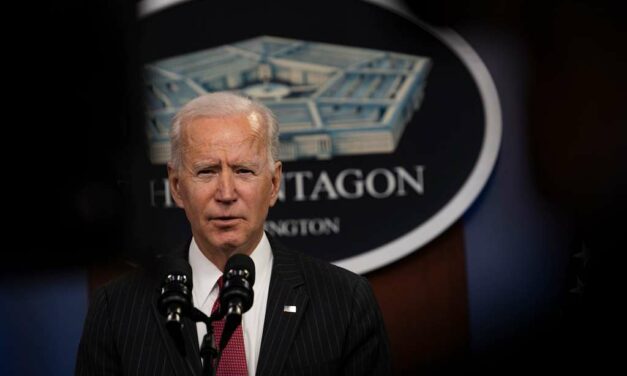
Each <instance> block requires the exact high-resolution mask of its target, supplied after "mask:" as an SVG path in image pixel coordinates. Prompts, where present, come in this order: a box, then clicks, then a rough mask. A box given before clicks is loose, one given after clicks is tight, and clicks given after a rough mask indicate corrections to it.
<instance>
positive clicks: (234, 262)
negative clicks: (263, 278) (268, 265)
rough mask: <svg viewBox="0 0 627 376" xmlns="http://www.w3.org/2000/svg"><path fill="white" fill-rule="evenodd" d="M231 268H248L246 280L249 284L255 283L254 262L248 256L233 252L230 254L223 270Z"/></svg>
mask: <svg viewBox="0 0 627 376" xmlns="http://www.w3.org/2000/svg"><path fill="white" fill-rule="evenodd" d="M231 269H235V270H248V278H246V279H247V280H248V282H249V283H250V285H251V286H252V285H254V284H255V263H254V262H253V259H251V258H250V257H249V256H246V255H243V254H241V253H237V254H234V255H233V256H231V257H230V258H229V259H228V260H227V262H226V266H225V267H224V271H225V272H227V271H229V270H231Z"/></svg>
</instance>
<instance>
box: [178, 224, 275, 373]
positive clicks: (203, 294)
mask: <svg viewBox="0 0 627 376" xmlns="http://www.w3.org/2000/svg"><path fill="white" fill-rule="evenodd" d="M250 257H251V258H252V260H253V262H254V263H255V284H254V285H253V290H254V292H255V297H254V299H253V305H252V307H251V308H250V310H249V311H248V312H246V313H244V315H243V316H242V329H243V331H244V347H245V349H246V366H247V368H248V375H249V376H254V375H255V372H256V370H257V361H258V360H259V349H260V348H261V335H262V334H263V323H264V320H265V317H266V304H267V302H268V290H269V288H270V274H271V271H272V262H273V259H274V257H273V256H272V250H271V248H270V242H269V241H268V238H267V237H266V234H265V233H264V234H263V237H262V238H261V240H260V241H259V244H257V247H256V248H255V250H254V251H253V252H252V254H251V255H250ZM189 263H190V265H191V267H192V275H193V277H192V279H193V283H194V287H193V288H192V297H193V299H194V306H195V307H196V308H198V309H200V310H201V311H202V312H203V313H204V314H206V315H207V316H209V315H211V309H212V308H213V303H214V302H215V300H216V299H217V298H218V292H219V287H218V279H219V278H220V276H221V275H222V272H221V271H220V269H218V268H217V267H216V266H215V265H214V264H213V263H212V262H211V261H209V259H207V258H206V257H205V255H203V254H202V252H201V251H200V249H199V248H198V244H196V241H195V240H194V239H193V238H192V242H191V244H190V246H189ZM196 329H197V331H198V343H199V344H202V338H203V337H204V335H205V334H206V333H207V328H206V327H205V324H204V323H197V324H196Z"/></svg>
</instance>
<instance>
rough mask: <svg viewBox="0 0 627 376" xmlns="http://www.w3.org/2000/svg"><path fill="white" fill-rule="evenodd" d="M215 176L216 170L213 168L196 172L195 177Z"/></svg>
mask: <svg viewBox="0 0 627 376" xmlns="http://www.w3.org/2000/svg"><path fill="white" fill-rule="evenodd" d="M215 174H216V170H215V169H214V168H203V169H200V170H198V172H197V175H198V176H210V175H215Z"/></svg>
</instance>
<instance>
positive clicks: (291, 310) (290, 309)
mask: <svg viewBox="0 0 627 376" xmlns="http://www.w3.org/2000/svg"><path fill="white" fill-rule="evenodd" d="M283 312H287V313H296V306H295V305H286V306H283Z"/></svg>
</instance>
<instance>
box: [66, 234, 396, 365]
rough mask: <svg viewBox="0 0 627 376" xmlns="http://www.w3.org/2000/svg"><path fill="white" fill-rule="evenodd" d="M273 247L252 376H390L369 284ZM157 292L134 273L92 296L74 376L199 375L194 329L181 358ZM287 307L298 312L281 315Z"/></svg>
mask: <svg viewBox="0 0 627 376" xmlns="http://www.w3.org/2000/svg"><path fill="white" fill-rule="evenodd" d="M271 243H272V251H273V254H274V265H273V268H272V278H271V281H270V290H269V293H268V304H267V310H266V319H265V324H264V329H263V337H262V343H261V349H260V354H259V361H258V364H257V375H260V376H270V375H316V376H321V375H386V374H389V373H390V354H389V347H388V343H387V338H386V333H385V330H384V326H383V320H382V318H381V314H380V311H379V308H378V305H377V303H376V301H375V298H374V295H373V294H372V290H371V288H370V286H369V284H368V282H367V280H366V279H365V278H363V277H360V276H357V275H355V274H353V273H350V272H348V271H346V270H344V269H341V268H338V267H335V266H333V265H330V264H328V263H324V262H321V261H318V260H315V259H312V258H310V257H308V256H306V255H304V254H301V253H297V252H294V251H290V250H287V249H284V248H282V247H281V246H280V245H278V244H276V243H275V242H271ZM185 251H186V250H185ZM158 287H159V284H158V281H156V280H154V279H151V278H150V277H148V276H147V275H145V274H142V273H135V274H133V275H130V276H126V277H124V278H122V279H118V280H115V281H113V282H111V283H109V284H108V285H106V286H104V287H102V288H100V289H99V290H97V292H96V293H95V295H94V297H93V299H92V303H91V305H90V308H89V312H88V314H87V319H86V321H85V327H84V330H83V337H82V339H81V343H80V346H79V352H78V360H77V369H76V374H77V375H151V376H152V375H181V376H182V375H198V376H200V375H201V362H200V358H199V356H198V337H197V333H196V325H195V324H194V323H192V322H191V321H189V320H187V321H186V322H185V329H184V337H185V343H186V349H187V351H186V354H185V355H181V354H180V353H179V351H178V350H177V347H176V346H175V344H174V342H173V340H172V339H171V338H170V337H169V334H168V332H167V331H166V330H165V327H164V319H163V318H162V316H161V315H160V314H159V313H158V311H157V308H156V301H157V298H158V295H159V293H158V290H159V289H158ZM286 305H290V306H296V307H297V310H296V312H295V313H286V312H283V307H284V306H286Z"/></svg>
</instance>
